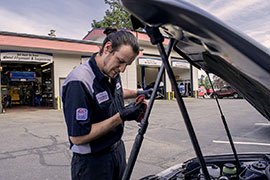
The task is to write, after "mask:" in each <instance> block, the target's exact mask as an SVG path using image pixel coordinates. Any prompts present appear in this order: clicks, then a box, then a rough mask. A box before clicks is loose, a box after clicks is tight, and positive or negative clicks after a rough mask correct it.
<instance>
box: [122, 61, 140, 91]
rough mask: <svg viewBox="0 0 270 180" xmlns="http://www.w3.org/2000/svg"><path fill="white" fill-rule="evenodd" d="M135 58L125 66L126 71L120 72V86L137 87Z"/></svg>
mask: <svg viewBox="0 0 270 180" xmlns="http://www.w3.org/2000/svg"><path fill="white" fill-rule="evenodd" d="M136 61H137V60H136V59H135V60H134V62H133V63H132V64H131V65H130V66H127V68H126V71H125V72H124V73H121V80H122V86H123V87H124V88H127V89H134V90H135V89H137V69H136V67H137V65H136Z"/></svg>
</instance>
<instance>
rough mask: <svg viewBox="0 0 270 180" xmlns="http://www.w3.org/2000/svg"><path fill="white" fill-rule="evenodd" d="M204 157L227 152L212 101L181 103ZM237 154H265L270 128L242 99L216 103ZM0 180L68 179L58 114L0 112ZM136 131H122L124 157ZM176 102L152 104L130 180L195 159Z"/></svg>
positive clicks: (134, 127) (128, 128)
mask: <svg viewBox="0 0 270 180" xmlns="http://www.w3.org/2000/svg"><path fill="white" fill-rule="evenodd" d="M184 101H185V103H186V106H187V109H188V112H189V113H190V119H191V121H192V123H193V126H194V129H195V131H196V133H197V138H198V140H199V143H200V146H201V148H202V152H203V154H204V155H209V154H217V153H228V152H231V151H230V147H229V145H228V143H227V137H226V133H225V131H224V128H223V125H222V121H221V118H220V114H219V111H218V108H217V106H216V102H215V100H214V99H193V98H185V99H184ZM220 103H221V107H222V109H223V111H224V115H225V117H226V119H227V121H228V125H229V127H230V129H231V133H232V136H233V139H234V141H235V142H236V149H237V151H238V152H245V151H246V152H247V151H248V152H251V151H260V152H261V151H262V152H267V151H269V146H270V138H269V137H270V131H269V129H270V126H269V123H268V121H267V120H266V119H265V118H264V117H263V116H261V115H260V114H258V112H257V111H256V110H255V109H254V108H253V107H252V106H251V105H249V104H248V103H247V102H246V101H245V100H244V99H221V100H220ZM0 128H1V131H0V135H1V138H0V144H1V147H0V161H1V162H0V179H12V180H16V179H20V180H29V179H31V180H32V179H38V180H59V179H70V159H71V153H70V151H69V144H68V141H67V135H66V126H65V123H64V119H63V113H62V111H57V110H51V109H33V108H29V109H18V110H12V111H7V112H6V113H5V114H0ZM137 131H138V125H137V124H136V123H135V122H128V123H127V124H126V127H125V133H124V137H123V139H124V141H125V144H126V149H127V156H128V155H129V153H130V149H131V146H132V144H133V142H134V139H135V136H136V134H137ZM194 156H195V153H194V150H193V147H192V144H191V142H190V139H189V135H188V133H187V131H186V127H185V124H184V121H183V119H182V116H181V114H180V111H179V108H178V105H177V103H176V101H174V100H172V101H167V100H157V101H156V102H155V104H154V107H153V109H152V113H151V115H150V118H149V126H148V130H147V132H146V134H145V139H144V141H143V144H142V148H141V150H140V154H139V156H138V160H137V162H136V164H135V168H134V170H133V174H132V179H138V178H140V177H143V176H146V175H150V174H153V173H157V172H159V171H161V170H164V169H166V168H168V167H170V166H171V165H174V164H177V163H180V162H182V161H185V160H187V159H188V158H191V157H194Z"/></svg>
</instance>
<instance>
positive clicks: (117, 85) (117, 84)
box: [116, 82, 121, 90]
mask: <svg viewBox="0 0 270 180" xmlns="http://www.w3.org/2000/svg"><path fill="white" fill-rule="evenodd" d="M120 88H121V84H120V82H118V83H116V89H117V90H118V89H120Z"/></svg>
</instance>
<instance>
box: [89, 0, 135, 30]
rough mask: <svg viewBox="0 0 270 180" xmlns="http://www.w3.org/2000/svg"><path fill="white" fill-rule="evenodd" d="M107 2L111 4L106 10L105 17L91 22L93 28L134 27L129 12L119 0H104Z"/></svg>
mask: <svg viewBox="0 0 270 180" xmlns="http://www.w3.org/2000/svg"><path fill="white" fill-rule="evenodd" d="M104 1H105V4H108V5H109V6H110V8H109V9H107V10H106V12H105V16H104V19H103V20H101V21H96V20H93V22H92V23H91V26H92V28H106V27H115V28H126V29H132V25H131V21H130V18H129V16H130V15H129V13H128V12H127V11H125V10H124V9H123V8H122V7H121V6H120V5H119V0H104Z"/></svg>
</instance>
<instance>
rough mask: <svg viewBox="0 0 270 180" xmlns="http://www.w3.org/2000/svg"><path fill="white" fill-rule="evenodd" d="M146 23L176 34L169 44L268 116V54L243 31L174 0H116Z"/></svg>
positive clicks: (269, 71)
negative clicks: (231, 87) (223, 81)
mask: <svg viewBox="0 0 270 180" xmlns="http://www.w3.org/2000/svg"><path fill="white" fill-rule="evenodd" d="M121 3H122V5H123V6H124V8H125V9H126V10H127V11H129V12H130V13H131V14H132V15H134V16H135V17H136V18H138V19H139V20H140V21H141V22H143V23H144V24H145V25H148V26H154V27H160V29H161V30H162V31H163V32H164V33H165V34H166V36H168V37H170V38H174V39H176V40H177V43H176V45H175V47H174V50H175V51H176V52H177V53H179V54H180V55H181V56H182V57H184V58H185V59H186V60H187V61H189V62H190V63H191V64H192V65H194V66H195V67H197V68H199V69H203V70H204V71H206V72H208V73H213V74H215V75H217V76H219V77H221V78H222V79H223V80H225V81H227V82H228V83H229V84H231V85H232V86H234V88H235V89H237V90H238V91H239V93H241V95H242V96H243V97H244V98H245V99H246V100H247V101H248V102H249V103H250V104H252V105H253V106H254V107H255V108H256V109H257V110H258V111H259V112H260V113H261V114H262V115H263V116H264V117H266V118H267V119H268V120H270V111H269V109H270V80H269V79H270V54H269V50H267V49H266V48H265V47H263V46H261V45H260V44H258V43H257V42H255V41H254V40H252V39H250V38H249V37H247V36H246V35H243V34H241V33H239V32H237V31H235V30H233V29H232V28H230V27H228V26H227V25H225V24H224V23H222V22H221V21H220V20H218V19H217V18H215V17H213V16H212V15H210V14H209V13H207V12H205V11H203V10H201V9H199V8H197V7H195V6H193V5H191V4H189V3H187V2H184V1H176V0H166V1H165V0H147V1H145V0H121Z"/></svg>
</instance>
